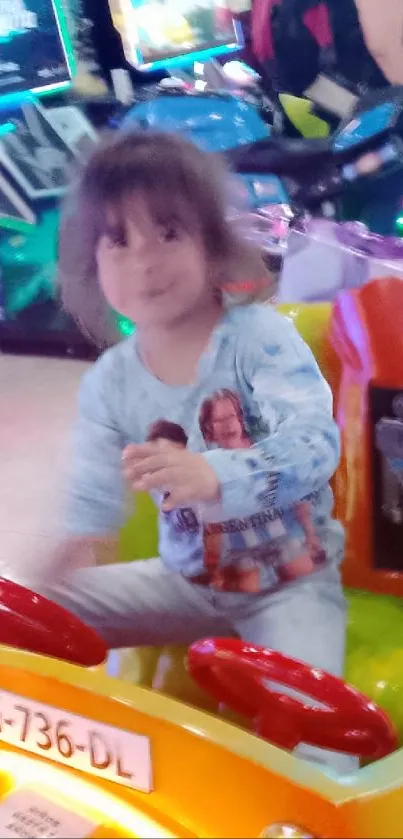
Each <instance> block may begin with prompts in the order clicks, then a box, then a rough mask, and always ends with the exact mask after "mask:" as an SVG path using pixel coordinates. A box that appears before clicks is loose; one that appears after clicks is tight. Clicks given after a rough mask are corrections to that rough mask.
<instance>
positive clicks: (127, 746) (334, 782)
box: [0, 279, 403, 839]
mask: <svg viewBox="0 0 403 839" xmlns="http://www.w3.org/2000/svg"><path fill="white" fill-rule="evenodd" d="M374 288H375V292H374V291H373V289H374ZM400 289H401V281H400V280H397V279H394V280H391V281H390V282H388V281H387V280H380V281H376V282H374V283H372V284H369V285H368V286H366V287H365V288H364V289H361V290H359V291H355V292H351V291H349V292H346V293H345V298H344V300H345V301H348V300H350V304H349V305H350V311H352V307H353V306H355V316H354V318H353V320H352V319H351V318H346V319H345V320H343V317H342V315H343V311H347V303H346V302H345V303H344V308H342V309H341V311H339V312H338V311H337V310H334V312H333V314H332V310H331V307H330V306H328V305H319V306H313V307H309V306H308V307H307V306H291V307H288V308H287V309H285V310H283V311H285V313H286V314H287V315H288V316H289V317H291V318H293V319H294V321H295V323H296V325H297V328H299V329H300V331H301V332H302V334H303V336H304V337H305V338H306V339H308V341H309V343H310V344H311V346H312V348H313V349H314V351H315V354H316V356H317V358H318V361H319V363H320V365H321V367H322V369H323V371H324V373H325V374H326V375H327V376H328V377H329V379H330V381H331V383H332V387H333V391H334V393H335V395H336V401H337V410H338V411H339V412H340V416H342V415H344V417H345V425H344V426H343V427H342V433H343V434H344V433H345V431H343V429H345V428H346V423H347V420H348V421H349V422H351V423H352V425H351V428H352V429H353V428H356V427H357V417H358V416H359V417H360V421H361V425H360V424H359V428H361V427H362V423H363V421H364V420H363V418H364V414H363V413H362V411H363V408H362V407H361V408H360V404H361V405H362V406H363V405H365V399H364V400H363V401H362V403H358V405H357V403H356V402H354V401H352V400H351V390H350V387H351V385H352V386H353V389H354V392H355V393H357V385H358V383H359V387H360V388H361V391H362V393H363V394H365V392H366V390H367V387H368V375H369V376H370V378H371V380H372V377H373V374H372V372H371V370H373V371H374V372H375V376H374V377H373V378H374V381H375V385H376V386H377V387H378V386H380V387H382V386H383V385H385V386H386V387H389V388H391V387H394V388H395V396H396V395H398V394H399V393H400V392H401V390H403V388H401V385H400V382H401V378H399V377H400V373H399V370H398V365H397V364H396V370H394V371H393V374H391V376H392V378H390V379H388V380H387V379H385V373H386V370H387V369H389V368H387V366H386V363H385V362H386V355H387V353H386V355H385V351H384V350H383V349H382V347H383V343H382V342H383V337H384V332H383V331H382V330H383V329H385V330H386V329H387V328H388V327H387V323H386V320H387V318H386V315H387V314H388V313H389V316H390V314H391V311H392V310H393V308H394V307H395V308H396V307H398V308H399V307H400V303H401V301H400V296H401V295H402V294H403V291H401V290H400ZM385 300H389V303H388V304H386V303H385ZM381 304H382V305H381ZM387 305H388V306H389V309H388V311H386V308H385V307H386V306H387ZM382 306H383V308H382ZM377 310H379V311H380V319H381V321H382V324H383V327H382V329H381V330H380V331H378V332H377V329H378V330H379V329H380V328H379V326H377V323H378V321H379V319H378V320H377V319H376V318H375V315H376V311H377ZM332 318H333V320H332ZM332 323H333V324H334V325H337V333H334V336H335V337H337V341H338V345H339V346H341V345H342V346H346V347H348V348H349V347H350V344H349V340H351V339H354V336H356V335H362V334H363V333H366V334H367V342H366V341H363V340H362V339H360V341H359V346H360V347H361V348H362V354H361V359H362V362H363V364H362V368H363V370H364V373H363V374H361V373H358V376H359V378H358V379H356V380H353V379H351V374H352V373H353V374H354V373H356V372H357V370H358V368H357V365H356V364H355V363H354V364H353V366H352V367H351V356H349V355H348V356H347V358H344V356H343V355H342V354H338V359H339V367H338V366H337V363H336V362H337V359H336V360H335V359H334V357H333V356H332V354H331V353H330V349H329V346H328V340H329V336H330V337H331V336H332ZM393 323H394V322H393V321H392V324H393ZM358 327H359V328H358ZM389 328H390V327H389ZM343 329H344V330H345V335H344V338H343V331H342V330H343ZM349 330H351V332H349ZM398 334H400V332H399V329H398V325H397V327H396V336H397V339H396V340H398ZM333 343H334V341H333ZM368 346H369V347H370V351H368V349H366V348H367V347H368ZM394 353H396V348H395V349H394ZM396 355H397V353H396ZM366 359H368V360H371V359H372V361H371V364H372V367H371V368H368V366H367V364H366V363H364V362H365V360H366ZM353 361H354V358H353ZM340 362H341V363H342V376H341V378H340ZM349 371H350V372H349ZM369 371H370V372H369ZM343 379H344V385H343V388H344V391H343V388H342V389H339V383H340V381H342V382H343ZM392 379H393V381H392ZM338 394H339V395H338ZM399 404H400V403H399ZM393 405H394V406H395V407H398V403H397V402H396V400H395V401H394V402H393ZM392 407H393V406H392ZM360 411H361V413H359V412H360ZM385 418H386V420H387V419H388V415H387V413H385ZM377 421H379V418H378V420H377ZM347 424H348V423H347ZM364 427H365V428H366V429H367V426H366V425H365V426H364ZM360 437H362V439H363V449H362V452H363V453H362V454H361V453H360V455H359V462H358V464H357V460H353V461H351V462H350V461H349V459H348V458H347V462H348V470H347V474H348V478H349V480H350V481H352V482H353V487H354V486H357V485H358V484H359V485H360V486H361V487H362V486H363V483H362V482H363V481H364V486H367V488H368V493H370V491H371V490H370V487H371V483H370V482H371V480H372V478H371V472H370V471H368V466H365V470H363V468H362V465H363V463H364V460H363V457H364V454H365V457H366V458H367V463H369V458H370V448H369V444H370V440H369V439H368V437H367V434H365V435H363V434H361V433H360ZM382 445H383V444H382ZM364 447H365V448H364ZM367 447H368V448H367ZM394 453H395V450H393V451H392V455H393V454H394ZM389 454H390V453H389ZM386 456H388V452H386ZM357 465H358V466H359V468H358V471H357ZM354 470H356V472H354ZM376 474H377V473H376ZM345 475H346V470H345V468H344V467H343V468H342V476H341V477H343V476H344V477H345ZM354 482H355V483H354ZM367 482H368V483H367ZM345 491H346V484H345V483H344V488H343V489H342V491H341V493H340V491H339V490H338V489H337V484H336V501H337V504H338V505H339V504H340V502H342V501H343V498H344V497H345ZM140 502H141V504H140V513H141V519H142V521H140V520H139V519H137V521H136V522H135V524H136V527H135V529H134V533H133V530H131V532H130V534H127V533H126V542H125V541H124V539H122V547H125V549H126V550H127V552H128V555H127V558H128V559H132V558H133V553H134V550H133V547H134V548H135V549H136V550H138V552H139V556H142V557H144V556H146V555H147V553H146V550H147V546H146V544H145V542H144V541H143V543H142V544H141V545H140V544H139V542H140V537H141V538H143V537H144V535H145V533H144V531H147V537H150V536H151V532H152V529H153V526H154V528H155V514H154V518H153V515H152V512H151V507H147V506H146V504H145V499H144V498H141V499H140ZM355 504H356V508H355V510H356V511H357V512H359V514H360V515H361V516H362V515H364V516H365V515H366V517H367V518H366V527H367V529H368V528H369V522H371V521H372V519H373V518H376V510H372V511H369V509H368V494H366V495H365V494H363V493H362V492H358V493H357V492H355ZM381 504H382V502H381ZM349 507H350V512H349V515H351V503H350V505H349ZM385 514H386V515H388V510H386V511H385ZM342 515H343V514H342ZM345 523H346V526H347V528H348V527H349V519H345ZM393 524H394V527H395V529H396V528H397V531H396V532H397V535H398V536H399V537H400V539H401V535H400V531H401V524H400V523H397V522H396V521H394V523H393ZM130 526H131V527H132V526H133V522H132V523H131V525H130ZM142 531H143V532H142ZM136 532H137V534H138V536H137V539H136ZM122 536H124V534H122ZM129 536H130V538H129ZM153 538H155V533H154V534H153ZM365 538H367V537H365ZM369 538H371V535H370V534H369ZM133 539H136V542H134V544H133ZM348 543H349V544H350V546H351V545H353V548H354V551H353V552H352V551H351V547H350V550H349V552H348V557H347V563H346V571H345V574H346V578H347V579H351V573H352V570H354V569H355V584H356V585H357V586H359V587H362V588H366V589H368V588H372V589H373V590H374V591H379V589H380V588H381V589H383V590H384V591H388V592H389V594H394V595H396V594H401V592H402V568H401V566H400V567H399V568H397V566H393V567H391V568H390V569H389V571H388V570H387V569H384V568H383V569H381V568H379V563H378V560H377V553H376V551H377V543H376V532H374V534H373V536H372V547H373V548H374V549H375V553H373V552H371V551H369V552H368V555H367V557H366V558H365V560H363V558H362V544H363V540H362V538H361V535H360V533H358V531H357V530H354V533H353V536H352V539H350V541H349V540H348ZM400 544H401V542H400ZM370 547H371V545H370ZM148 550H149V552H150V555H151V554H152V553H155V546H154V545H153V544H151V540H150V543H149V545H148ZM371 550H372V549H371ZM124 558H126V557H124V556H123V555H122V560H123V559H124ZM348 598H349V600H350V618H349V619H350V625H349V630H348V638H347V648H348V649H347V678H348V680H349V681H350V683H351V684H354V686H355V688H356V689H355V690H354V689H353V688H350V687H347V686H346V685H344V684H343V683H342V682H340V681H339V680H337V679H334V678H332V677H330V676H327V675H326V674H324V673H322V672H320V671H317V670H312V669H310V668H309V667H308V668H307V667H306V666H305V665H301V664H298V663H297V662H292V661H290V660H288V659H285V658H284V657H283V656H279V655H277V654H275V653H272V652H270V651H264V650H261V649H258V648H256V647H253V648H251V647H250V646H248V645H245V644H242V642H239V641H238V642H236V641H233V640H230V641H226V640H223V639H208V640H204V641H200V642H197V643H196V644H195V645H193V646H192V647H191V649H190V651H189V652H188V668H189V671H190V675H189V673H188V674H187V678H188V679H191V678H192V679H196V683H197V684H195V698H194V699H193V698H190V697H189V696H186V693H181V685H180V670H182V672H183V673H184V672H185V671H184V668H183V663H182V659H183V655H184V653H185V651H183V650H176V651H175V650H173V649H171V656H172V663H173V665H174V669H175V670H176V672H175V679H176V683H177V684H176V691H177V692H176V696H177V698H178V699H179V700H180V701H179V702H178V701H174V700H173V699H172V698H170V697H168V696H166V695H162V694H164V693H165V694H166V693H168V692H169V691H168V689H167V688H168V680H166V681H165V683H164V682H163V681H162V680H161V678H160V680H159V684H156V682H155V681H154V679H153V673H152V669H153V666H154V670H155V671H156V670H158V662H157V658H158V657H160V658H164V655H165V658H166V655H167V651H166V650H165V651H164V650H160V651H158V650H156V651H153V655H154V665H152V663H151V660H150V651H148V650H137V651H132V653H131V656H132V670H131V677H132V680H133V677H134V672H135V670H136V669H137V681H138V682H140V685H144V686H145V687H147V688H148V689H144V687H142V686H139V685H133V684H132V685H129V684H125V683H123V682H122V681H121V680H120V679H116V678H115V679H111V678H108V677H107V676H106V675H105V672H104V671H103V670H102V669H95V670H94V669H92V670H88V669H83V667H74V666H72V665H69V664H65V663H63V662H61V661H60V659H61V658H64V659H67V660H70V661H71V660H73V661H76V662H78V661H79V662H80V664H82V665H85V666H86V667H87V668H88V666H93V665H100V664H101V663H102V660H103V658H104V653H105V648H104V645H103V643H102V642H101V641H98V640H96V639H95V638H94V634H93V633H92V631H91V630H87V629H86V628H85V627H83V625H82V624H80V622H79V621H77V620H76V619H75V618H71V616H69V615H68V614H67V613H66V612H65V611H64V610H62V609H60V608H59V607H57V606H55V605H54V604H48V603H47V602H46V601H44V600H43V599H42V598H40V597H38V596H37V595H35V594H32V593H31V592H29V591H27V590H26V589H25V590H23V589H21V588H20V587H19V586H16V585H15V584H14V583H10V582H7V583H4V582H2V583H1V584H0V601H1V602H2V604H3V607H6V609H5V610H4V608H3V612H2V615H3V617H2V624H1V631H0V641H1V642H3V643H4V642H6V643H8V644H12V645H14V647H17V646H24V647H27V648H28V649H29V650H35V651H36V653H41V655H33V654H32V652H19V651H17V650H16V649H10V648H9V649H6V648H2V649H1V651H0V723H1V725H0V778H1V781H2V784H1V788H0V835H5V836H8V835H10V836H16V835H17V836H18V835H23V836H25V835H29V836H36V835H37V836H39V835H53V836H63V835H68V836H74V837H80V836H83V837H84V836H100V837H101V836H105V837H106V836H150V837H155V836H189V837H190V836H201V837H206V836H211V837H213V836H214V837H227V836H234V837H237V836H239V837H243V836H271V837H288V839H291V837H295V839H297V837H303V836H305V837H315V836H316V837H328V839H332V837H334V839H336V837H349V838H350V839H354V837H357V839H358V837H360V839H364V837H368V836H369V835H370V836H373V837H382V838H384V837H401V835H402V827H401V824H402V822H401V811H402V805H403V751H402V749H400V750H398V751H396V737H397V736H398V742H399V745H400V746H401V745H402V742H403V724H402V723H403V720H402V713H401V707H402V701H401V700H402V696H403V683H402V682H403V679H402V674H403V657H402V651H401V644H400V641H401V637H402V627H403V608H402V601H401V600H400V599H398V598H395V599H388V598H385V597H380V596H379V595H371V594H366V593H365V592H364V591H361V592H360V591H356V592H348ZM55 626H56V627H57V632H55ZM28 633H29V634H28ZM43 655H44V656H46V657H42V656H43ZM119 655H120V654H119V652H117V651H115V652H114V653H112V656H111V660H110V661H109V662H108V671H109V672H112V669H113V665H114V664H115V665H116V657H118V656H119ZM143 655H145V656H146V657H147V656H149V658H148V664H147V662H146V664H145V666H143V668H142V667H141V666H140V665H139V664H138V665H137V668H136V667H135V666H133V664H135V662H136V660H137V662H138V661H139V659H141V657H142V656H143ZM50 656H57V657H58V658H57V659H55V658H51V657H50ZM175 656H176V660H174V657H175ZM113 658H115V662H114V661H113ZM141 670H142V672H140V671H141ZM146 671H147V672H146ZM115 674H116V675H117V676H119V675H121V673H119V669H118V668H116V667H115ZM268 680H270V682H273V681H274V682H276V681H277V682H279V683H280V684H288V685H289V686H291V687H293V688H294V689H295V690H297V691H298V692H299V693H302V694H303V695H304V696H306V695H308V696H309V695H311V696H313V697H315V698H316V699H317V700H318V701H320V702H322V703H324V705H325V708H323V707H321V708H317V709H313V708H312V707H309V706H307V707H306V706H304V705H301V703H300V702H299V701H298V700H296V699H292V698H291V697H289V696H284V697H280V696H279V695H278V694H276V695H275V694H271V692H270V690H268V688H267V681H268ZM197 685H199V687H197ZM363 685H366V686H367V688H368V689H365V688H364V687H363ZM150 688H153V690H150ZM197 690H199V697H198V698H197V696H196V694H197ZM358 691H360V692H361V693H358ZM362 694H364V696H363V695H362ZM365 695H367V696H369V697H370V700H371V701H369V700H368V699H366V698H365ZM206 699H207V701H208V703H209V704H203V703H204V702H206ZM183 700H185V701H190V702H192V704H199V706H200V707H201V708H203V709H208V710H209V712H210V713H208V714H206V713H205V711H201V710H197V709H196V708H191V707H189V706H188V705H186V704H184V702H183ZM374 702H378V704H379V705H380V706H381V708H382V709H383V710H382V711H381V710H380V709H379V708H377V707H375V705H374ZM223 705H224V706H225V708H226V710H224V717H225V716H226V717H227V720H226V719H225V718H224V719H223V718H222V719H219V718H217V717H215V716H212V715H211V713H213V714H217V713H220V712H222V706H223ZM385 711H386V713H387V714H388V717H387V716H386V714H385ZM228 720H230V722H231V723H232V724H230V723H229V722H228ZM390 720H391V721H392V722H390ZM234 722H235V723H236V725H235V726H234V724H233V723H234ZM240 725H242V726H243V727H244V729H246V728H247V727H248V726H249V728H251V727H252V728H253V731H255V732H257V733H258V734H259V737H256V736H255V734H252V733H251V732H250V731H248V730H242V729H241V728H240ZM301 739H304V740H308V741H310V742H314V743H319V744H320V745H322V746H325V745H330V746H333V748H337V749H343V750H344V751H351V752H354V753H359V754H360V755H361V756H362V757H363V758H364V759H365V761H367V760H368V759H372V760H374V761H375V762H372V763H371V765H369V766H366V767H364V768H362V769H360V770H359V771H358V772H357V773H356V774H355V775H354V776H351V777H348V778H338V779H337V778H335V777H333V776H330V777H328V776H327V775H325V774H324V773H323V772H321V771H320V770H319V769H318V768H316V767H315V765H314V764H309V763H306V762H304V761H301V760H300V759H298V758H297V757H295V756H293V755H291V754H288V752H287V751H285V749H290V748H292V747H293V746H294V745H295V744H296V743H297V742H299V741H300V740H301ZM265 740H267V741H269V742H267V741H265ZM273 742H275V743H277V747H276V746H274V745H272V743H273ZM173 755H174V756H175V759H174V760H173ZM179 756H180V758H181V760H180V761H179ZM212 766H213V767H214V771H213V772H212V771H211V767H212ZM235 790H236V791H237V794H234V791H235ZM240 791H242V794H239V792H240ZM89 802H91V803H89ZM74 814H75V815H74ZM49 820H50V822H49ZM44 822H47V824H51V827H52V831H53V832H52V833H51V834H50V833H48V834H46V833H43V830H44ZM10 824H11V827H10ZM5 825H8V827H7V826H5ZM24 825H25V827H24ZM7 830H8V831H9V832H8V833H7V832H6V831H7ZM12 830H14V832H12ZM24 830H25V833H24ZM18 831H19V832H18Z"/></svg>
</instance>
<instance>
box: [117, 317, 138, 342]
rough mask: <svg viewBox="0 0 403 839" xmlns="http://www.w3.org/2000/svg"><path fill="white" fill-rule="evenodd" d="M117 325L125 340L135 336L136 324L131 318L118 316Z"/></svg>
mask: <svg viewBox="0 0 403 839" xmlns="http://www.w3.org/2000/svg"><path fill="white" fill-rule="evenodd" d="M116 325H117V328H118V332H119V333H120V335H122V337H123V338H130V335H133V333H134V332H135V329H136V327H135V326H134V323H132V321H131V320H129V318H124V317H123V316H122V315H118V317H117V318H116Z"/></svg>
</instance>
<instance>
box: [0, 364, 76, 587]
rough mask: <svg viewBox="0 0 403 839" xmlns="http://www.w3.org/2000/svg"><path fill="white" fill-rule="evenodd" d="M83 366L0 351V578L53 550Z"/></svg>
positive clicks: (20, 570)
mask: <svg viewBox="0 0 403 839" xmlns="http://www.w3.org/2000/svg"><path fill="white" fill-rule="evenodd" d="M86 367H87V365H86V364H85V363H83V362H78V361H72V360H68V359H66V360H58V359H44V358H24V357H14V356H7V355H0V575H1V574H2V573H3V574H4V573H6V574H10V575H11V576H17V577H20V576H21V574H22V576H24V577H25V576H26V572H27V571H28V572H29V569H30V568H32V567H33V564H35V563H39V562H40V563H41V564H44V563H46V557H48V556H49V555H50V549H51V546H52V542H53V540H54V538H55V536H56V534H57V529H58V510H59V508H60V502H61V500H62V493H63V482H64V470H65V459H66V453H67V442H68V436H69V429H70V427H71V422H72V418H73V416H74V411H75V397H76V392H77V388H78V384H79V381H80V378H81V376H82V374H83V372H84V370H85V369H86Z"/></svg>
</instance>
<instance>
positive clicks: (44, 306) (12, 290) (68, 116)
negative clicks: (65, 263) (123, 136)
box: [0, 0, 116, 357]
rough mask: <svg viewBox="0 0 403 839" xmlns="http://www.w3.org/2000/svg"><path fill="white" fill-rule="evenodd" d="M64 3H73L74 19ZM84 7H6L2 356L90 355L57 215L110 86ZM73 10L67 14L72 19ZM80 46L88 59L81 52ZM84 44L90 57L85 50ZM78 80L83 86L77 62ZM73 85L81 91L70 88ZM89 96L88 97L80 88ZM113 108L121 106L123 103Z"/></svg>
mask: <svg viewBox="0 0 403 839" xmlns="http://www.w3.org/2000/svg"><path fill="white" fill-rule="evenodd" d="M67 2H69V3H70V2H71V4H72V6H71V8H72V7H73V3H74V7H75V8H74V12H75V14H74V15H73V13H72V12H71V8H70V6H68V5H67ZM80 4H81V0H79V3H78V6H77V0H41V1H40V2H39V0H0V272H1V273H0V292H1V298H0V313H1V314H0V349H1V350H2V351H3V352H7V351H11V352H18V351H23V352H31V351H33V352H43V351H44V352H52V353H56V354H66V353H67V354H72V355H76V356H81V357H82V356H84V357H87V356H91V355H92V354H93V348H92V347H91V346H90V345H89V344H88V343H87V341H86V340H85V339H84V337H83V336H82V335H81V333H80V332H79V330H78V329H77V328H76V326H75V324H74V323H73V322H72V321H71V319H70V318H69V317H68V316H67V315H66V314H65V313H64V312H63V311H62V310H61V309H60V306H59V304H58V300H57V291H56V289H55V276H56V265H57V236H58V233H57V231H58V215H59V213H58V207H59V204H60V200H61V199H62V197H63V195H64V192H65V190H66V188H67V186H68V183H69V179H70V172H71V168H72V167H73V166H74V164H75V162H76V161H77V160H79V159H80V158H81V157H82V156H83V155H85V154H86V153H87V152H88V149H89V148H91V146H92V145H93V144H94V143H96V141H97V136H98V134H97V130H96V129H95V127H94V125H93V122H92V120H91V119H90V118H88V116H87V113H88V112H89V114H90V116H92V113H91V108H88V107H87V104H88V103H90V104H91V102H93V103H94V104H96V103H97V101H102V100H103V99H104V100H105V101H107V102H108V104H109V109H110V107H111V96H110V94H108V88H107V85H106V84H105V83H104V82H103V81H102V79H101V78H100V77H98V78H96V73H95V72H94V67H95V69H96V62H95V61H93V62H92V64H91V60H90V59H91V47H90V45H88V44H86V43H85V36H86V37H87V40H88V33H87V30H88V26H87V27H86V29H85V27H84V29H85V32H84V37H83V33H82V32H81V31H78V26H77V15H78V14H79V12H80ZM66 11H70V12H71V13H70V15H69V16H67V15H66ZM79 43H80V48H81V53H79V50H78V44H79ZM83 44H84V50H83V49H82V48H83ZM83 54H84V59H85V61H84V64H85V67H86V71H85V72H84V73H82V72H81V75H80V78H81V80H82V79H83V78H84V84H83V83H82V84H81V90H80V87H79V85H78V81H77V80H78V78H79V75H78V70H79V69H80V68H79V67H78V64H79V61H81V64H83V60H82V57H83ZM73 83H76V85H75V87H74V89H73ZM83 87H84V91H83V89H82V88H83ZM113 101H114V105H115V106H116V100H113Z"/></svg>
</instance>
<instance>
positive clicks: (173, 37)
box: [110, 0, 242, 69]
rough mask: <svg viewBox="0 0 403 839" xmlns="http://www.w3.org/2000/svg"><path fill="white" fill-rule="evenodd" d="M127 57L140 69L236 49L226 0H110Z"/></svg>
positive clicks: (237, 37)
mask: <svg viewBox="0 0 403 839" xmlns="http://www.w3.org/2000/svg"><path fill="white" fill-rule="evenodd" d="M110 5H111V10H112V16H113V20H114V24H115V26H116V29H117V30H118V31H119V33H120V35H121V38H122V42H123V47H124V50H125V54H126V58H127V60H128V61H129V62H130V63H131V64H133V65H134V66H136V67H139V68H140V69H142V68H143V69H150V68H155V67H156V66H163V67H166V66H169V65H172V64H175V63H178V61H179V60H181V61H183V60H185V61H186V60H188V61H189V62H191V61H192V58H195V57H203V56H206V57H207V55H209V56H211V55H215V54H217V53H220V52H223V53H224V52H227V51H228V52H229V51H232V50H234V49H239V46H240V45H241V44H242V34H241V31H240V27H239V26H238V24H237V23H236V21H234V18H233V15H232V12H231V10H230V9H229V8H228V6H227V4H226V0H110Z"/></svg>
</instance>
